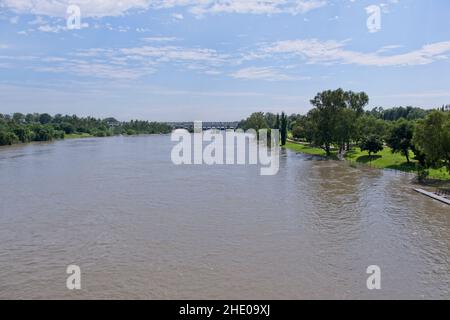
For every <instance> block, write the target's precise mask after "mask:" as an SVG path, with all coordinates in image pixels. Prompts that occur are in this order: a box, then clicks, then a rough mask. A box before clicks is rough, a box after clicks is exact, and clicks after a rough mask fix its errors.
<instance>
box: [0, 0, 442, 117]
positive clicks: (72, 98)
mask: <svg viewBox="0 0 450 320" xmlns="http://www.w3.org/2000/svg"><path fill="white" fill-rule="evenodd" d="M71 5H75V6H76V7H73V6H72V7H70V6H71ZM77 9H79V13H80V14H79V17H80V19H79V20H78V19H77V17H78V12H77ZM449 21H450V1H448V0H383V1H377V0H122V1H119V0H0V113H13V112H22V113H32V112H39V113H43V112H47V113H50V114H57V113H61V114H77V115H81V116H87V115H90V116H95V117H108V116H114V117H116V118H117V119H120V120H130V119H145V120H151V121H192V120H203V121H235V120H240V119H242V118H244V117H247V116H248V115H249V114H250V113H252V112H255V111H264V112H281V111H285V112H287V113H289V114H291V113H302V114H305V113H306V112H307V111H308V110H309V109H311V105H310V103H309V101H310V99H312V98H313V97H314V96H315V95H316V93H318V92H320V91H323V90H329V89H337V88H343V89H345V90H353V91H358V92H359V91H365V92H366V93H367V94H368V95H369V97H370V104H369V106H368V108H369V109H370V108H373V107H379V106H382V107H384V108H389V107H395V106H408V105H411V106H418V107H423V108H436V107H440V106H442V105H443V104H450V59H449V58H450V25H449Z"/></svg>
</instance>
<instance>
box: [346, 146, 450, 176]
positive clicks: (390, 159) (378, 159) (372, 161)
mask: <svg viewBox="0 0 450 320" xmlns="http://www.w3.org/2000/svg"><path fill="white" fill-rule="evenodd" d="M345 158H346V159H347V160H349V161H353V162H358V163H364V164H368V165H370V166H372V167H375V168H379V169H394V170H399V171H403V172H413V173H414V172H416V164H417V161H415V160H411V162H410V163H408V162H407V161H406V158H405V157H404V156H403V155H401V154H400V153H392V152H391V149H390V148H388V147H385V148H384V150H383V151H381V152H378V153H377V154H374V155H372V157H369V154H368V152H365V151H364V152H363V151H361V150H360V149H359V148H354V149H353V150H352V151H350V152H348V153H347V154H346V155H345ZM413 158H414V154H413V153H412V152H410V159H413ZM429 172H430V176H429V178H431V179H439V180H449V179H450V174H449V173H448V171H447V170H446V169H445V168H444V167H442V168H440V169H430V170H429Z"/></svg>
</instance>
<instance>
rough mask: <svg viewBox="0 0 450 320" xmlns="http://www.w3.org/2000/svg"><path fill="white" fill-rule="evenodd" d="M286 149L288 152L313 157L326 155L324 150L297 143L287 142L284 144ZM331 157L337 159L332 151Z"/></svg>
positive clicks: (335, 153)
mask: <svg viewBox="0 0 450 320" xmlns="http://www.w3.org/2000/svg"><path fill="white" fill-rule="evenodd" d="M286 148H288V149H289V150H292V151H295V152H300V153H305V154H310V155H314V156H322V157H325V156H326V155H327V154H326V152H325V150H323V149H321V148H316V147H311V146H309V145H307V144H299V143H295V142H289V141H288V142H287V143H286ZM331 157H332V158H337V152H336V151H333V152H332V153H331Z"/></svg>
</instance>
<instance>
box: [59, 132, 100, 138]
mask: <svg viewBox="0 0 450 320" xmlns="http://www.w3.org/2000/svg"><path fill="white" fill-rule="evenodd" d="M93 137H94V136H93V135H92V134H89V133H71V134H65V135H64V139H83V138H93Z"/></svg>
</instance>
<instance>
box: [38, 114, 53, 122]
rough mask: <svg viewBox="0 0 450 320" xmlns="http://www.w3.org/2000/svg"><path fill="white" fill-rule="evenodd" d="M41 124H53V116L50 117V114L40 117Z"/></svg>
mask: <svg viewBox="0 0 450 320" xmlns="http://www.w3.org/2000/svg"><path fill="white" fill-rule="evenodd" d="M39 122H40V123H41V124H47V123H50V122H52V116H51V115H49V114H48V113H43V114H41V115H40V116H39Z"/></svg>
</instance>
